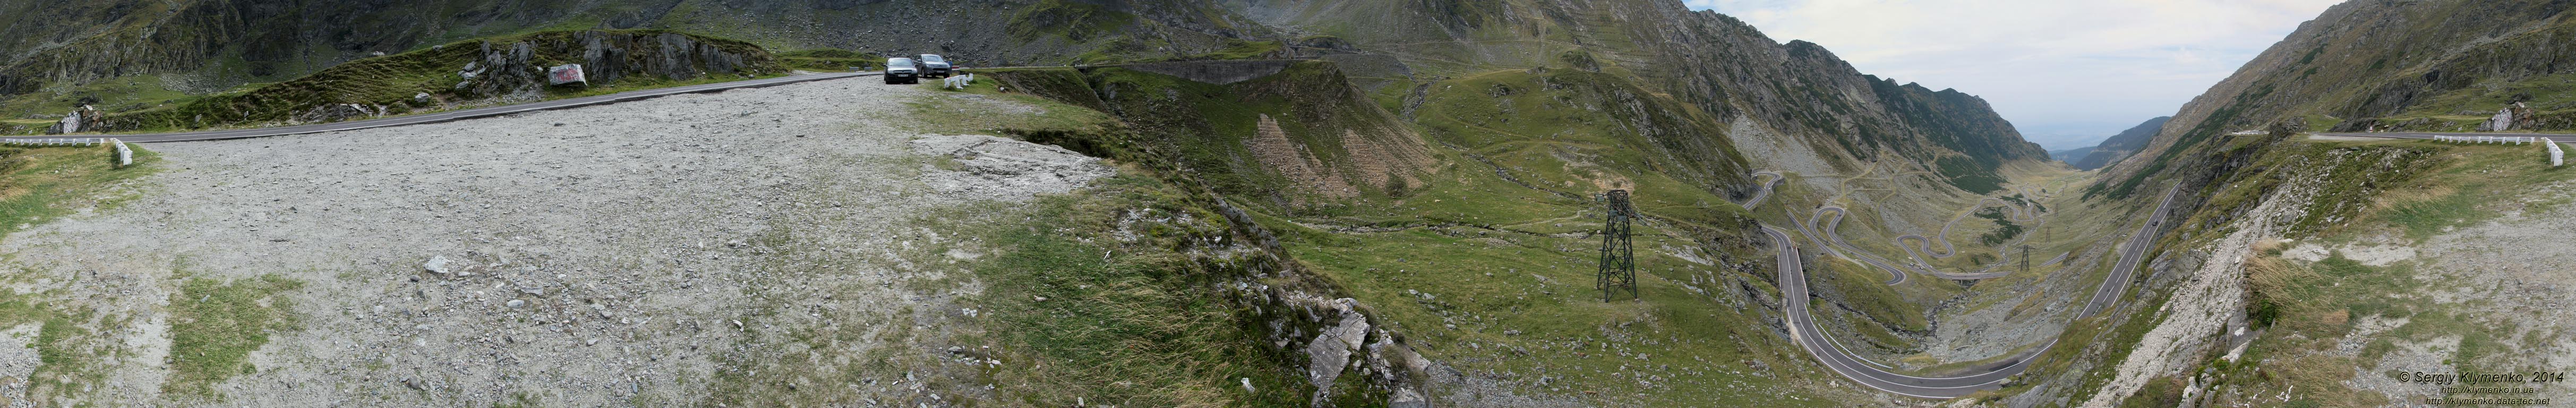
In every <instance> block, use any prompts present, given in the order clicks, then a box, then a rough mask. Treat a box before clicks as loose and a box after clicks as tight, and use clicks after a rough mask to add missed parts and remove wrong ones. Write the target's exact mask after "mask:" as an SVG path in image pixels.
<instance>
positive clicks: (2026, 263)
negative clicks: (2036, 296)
mask: <svg viewBox="0 0 2576 408" xmlns="http://www.w3.org/2000/svg"><path fill="white" fill-rule="evenodd" d="M2021 271H2022V272H2030V244H2021Z"/></svg>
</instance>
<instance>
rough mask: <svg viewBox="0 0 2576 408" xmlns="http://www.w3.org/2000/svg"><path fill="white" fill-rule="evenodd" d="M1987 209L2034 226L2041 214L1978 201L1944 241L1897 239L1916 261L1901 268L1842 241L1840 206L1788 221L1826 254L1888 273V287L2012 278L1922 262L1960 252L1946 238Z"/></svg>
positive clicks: (1946, 227)
mask: <svg viewBox="0 0 2576 408" xmlns="http://www.w3.org/2000/svg"><path fill="white" fill-rule="evenodd" d="M1766 187H1768V186H1766ZM2024 196H2025V197H2029V196H2030V195H2028V193H2024ZM1985 207H2003V208H2005V209H2006V210H2008V211H2009V214H2008V215H2007V218H2006V219H2009V220H2013V221H2020V222H2031V221H2035V220H2038V219H2039V214H2038V211H2037V210H2036V209H2033V208H2031V207H2030V206H2014V205H2012V203H2011V202H2007V201H2004V200H2003V199H1998V198H1993V197H1987V198H1985V199H1983V200H1979V201H1978V202H1977V206H1976V207H1973V208H1972V209H1971V210H1970V211H1971V212H1969V213H1965V214H1961V215H1958V216H1955V217H1952V218H1951V219H1950V222H1948V223H1945V224H1941V233H1940V235H1941V237H1939V238H1925V237H1923V236H1922V235H1916V234H1905V235H1900V236H1897V237H1896V246H1897V247H1899V248H1903V249H1904V250H1905V252H1906V256H1908V257H1911V258H1913V259H1914V263H1913V264H1911V265H1901V264H1897V263H1895V262H1891V261H1888V260H1887V259H1886V258H1880V257H1878V255H1875V254H1871V253H1869V251H1864V250H1861V249H1860V247H1859V246H1856V245H1852V243H1851V241H1845V240H1843V236H1842V233H1841V232H1840V231H1839V230H1840V228H1841V226H1842V222H1843V216H1844V215H1846V214H1849V213H1850V212H1851V211H1850V210H1849V209H1845V208H1843V207H1840V206H1824V207H1819V208H1817V209H1816V212H1815V214H1814V215H1813V216H1811V217H1809V218H1807V219H1806V220H1804V221H1800V220H1798V219H1797V214H1790V215H1789V217H1790V220H1791V221H1794V222H1796V223H1797V224H1798V228H1799V229H1800V230H1802V232H1805V233H1806V234H1807V236H1808V237H1809V238H1810V239H1816V238H1817V237H1823V238H1822V239H1823V240H1824V241H1823V242H1819V243H1818V244H1820V245H1825V250H1826V251H1829V252H1832V253H1835V254H1844V255H1846V256H1848V257H1850V258H1852V259H1858V260H1860V261H1861V262H1862V263H1867V264H1870V265H1871V266H1876V267H1878V269H1880V270H1884V271H1887V272H1888V273H1889V274H1891V275H1894V277H1893V278H1891V279H1890V280H1888V282H1887V284H1889V285H1897V284H1903V283H1905V280H1906V278H1905V276H1906V275H1907V272H1913V273H1920V274H1924V275H1931V276H1934V277H1939V278H1942V279H1956V280H1978V279H1994V278H2000V277H2004V276H2009V275H2012V271H1990V272H1966V273H1960V272H1943V271H1941V270H1939V269H1936V268H1933V267H1932V266H1931V265H1929V264H1926V263H1925V262H1924V261H1923V258H1924V257H1927V256H1928V257H1931V258H1933V259H1940V258H1948V257H1950V255H1952V254H1954V253H1956V251H1957V248H1956V247H1953V246H1951V245H1950V240H1949V239H1948V238H1947V236H1949V235H1950V229H1951V228H1952V227H1954V226H1956V225H1958V224H1959V220H1960V219H1964V218H1967V217H1968V215H1970V214H1974V212H1973V211H1974V209H1976V208H1985ZM1818 223H1823V224H1824V225H1822V226H1818V225H1816V224H1818ZM1908 240H1911V241H1914V242H1913V243H1914V245H1915V246H1919V247H1920V248H1916V247H1914V246H1907V245H1906V241H1908ZM1935 241H1937V242H1940V243H1941V246H1942V249H1941V250H1940V251H1937V252H1936V251H1933V250H1932V242H1935Z"/></svg>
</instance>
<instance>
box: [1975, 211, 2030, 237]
mask: <svg viewBox="0 0 2576 408" xmlns="http://www.w3.org/2000/svg"><path fill="white" fill-rule="evenodd" d="M1976 214H1977V218H1984V219H1987V220H1990V221H1994V223H1995V229H1994V230H1993V231H1986V233H1985V234H1982V235H1978V236H1977V243H1981V244H1986V246H1996V245H2003V244H2004V242H2005V241H2011V240H2012V239H2013V237H2019V236H2021V232H2022V227H2021V224H2014V223H2013V222H2012V220H2007V219H2004V209H2003V207H1986V208H1983V209H1978V210H1977V212H1976Z"/></svg>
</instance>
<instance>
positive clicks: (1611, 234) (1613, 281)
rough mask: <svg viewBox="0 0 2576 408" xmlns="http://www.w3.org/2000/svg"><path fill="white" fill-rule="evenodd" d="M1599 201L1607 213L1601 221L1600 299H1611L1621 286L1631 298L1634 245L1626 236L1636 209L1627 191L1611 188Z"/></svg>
mask: <svg viewBox="0 0 2576 408" xmlns="http://www.w3.org/2000/svg"><path fill="white" fill-rule="evenodd" d="M1602 203H1603V205H1604V209H1606V210H1608V212H1609V213H1610V215H1609V219H1607V220H1605V221H1604V222H1602V224H1601V275H1600V279H1598V281H1597V285H1596V286H1598V287H1600V288H1601V301H1603V302H1608V301H1610V299H1611V294H1612V293H1616V291H1617V290H1620V289H1626V290H1627V291H1628V298H1630V299H1634V298H1636V297H1637V255H1636V250H1635V245H1633V244H1631V243H1630V242H1629V239H1628V224H1629V222H1630V221H1632V220H1634V219H1636V218H1637V209H1636V207H1630V206H1628V190H1610V192H1609V193H1608V194H1603V195H1602Z"/></svg>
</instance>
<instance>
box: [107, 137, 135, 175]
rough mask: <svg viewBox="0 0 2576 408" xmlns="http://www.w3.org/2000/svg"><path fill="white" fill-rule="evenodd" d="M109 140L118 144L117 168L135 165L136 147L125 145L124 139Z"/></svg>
mask: <svg viewBox="0 0 2576 408" xmlns="http://www.w3.org/2000/svg"><path fill="white" fill-rule="evenodd" d="M107 142H108V143H111V144H115V145H116V168H120V169H122V168H125V166H132V165H134V149H133V148H128V147H125V141H124V140H117V139H107Z"/></svg>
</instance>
